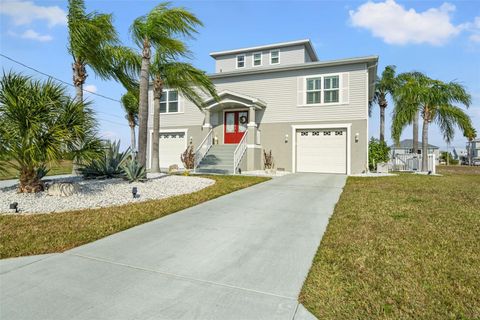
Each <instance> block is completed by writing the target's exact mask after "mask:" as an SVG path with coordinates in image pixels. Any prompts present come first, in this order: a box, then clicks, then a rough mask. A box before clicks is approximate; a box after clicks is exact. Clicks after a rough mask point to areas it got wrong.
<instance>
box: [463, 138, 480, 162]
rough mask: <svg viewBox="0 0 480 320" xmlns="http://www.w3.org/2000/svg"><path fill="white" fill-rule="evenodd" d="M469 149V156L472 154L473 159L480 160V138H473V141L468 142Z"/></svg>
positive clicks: (467, 147)
mask: <svg viewBox="0 0 480 320" xmlns="http://www.w3.org/2000/svg"><path fill="white" fill-rule="evenodd" d="M466 149H467V157H466V158H468V155H470V156H471V159H472V161H473V160H480V139H476V140H473V141H471V142H467V145H466ZM466 162H467V163H468V162H469V161H468V159H466Z"/></svg>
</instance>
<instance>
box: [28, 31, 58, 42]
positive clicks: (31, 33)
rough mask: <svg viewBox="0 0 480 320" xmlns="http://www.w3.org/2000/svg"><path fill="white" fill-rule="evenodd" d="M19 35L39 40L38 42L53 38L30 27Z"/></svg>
mask: <svg viewBox="0 0 480 320" xmlns="http://www.w3.org/2000/svg"><path fill="white" fill-rule="evenodd" d="M20 37H21V38H23V39H30V40H35V41H40V42H47V41H52V39H53V37H52V36H50V35H48V34H45V35H42V34H39V33H38V32H36V31H35V30H32V29H28V30H26V31H25V32H24V33H22V34H21V35H20Z"/></svg>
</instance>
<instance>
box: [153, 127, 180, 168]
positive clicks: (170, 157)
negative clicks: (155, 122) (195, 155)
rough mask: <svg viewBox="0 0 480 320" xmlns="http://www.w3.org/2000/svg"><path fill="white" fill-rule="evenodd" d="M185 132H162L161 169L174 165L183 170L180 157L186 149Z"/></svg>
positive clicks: (160, 147)
mask: <svg viewBox="0 0 480 320" xmlns="http://www.w3.org/2000/svg"><path fill="white" fill-rule="evenodd" d="M185 145H186V136H185V132H161V133H160V141H159V153H160V154H159V158H160V167H162V168H168V167H169V166H171V165H172V164H176V165H178V167H179V168H183V164H182V161H181V160H180V155H181V154H182V153H183V152H184V151H185V149H186V147H185Z"/></svg>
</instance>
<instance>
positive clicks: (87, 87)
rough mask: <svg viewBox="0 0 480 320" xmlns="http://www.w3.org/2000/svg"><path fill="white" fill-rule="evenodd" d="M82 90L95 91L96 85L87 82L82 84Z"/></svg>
mask: <svg viewBox="0 0 480 320" xmlns="http://www.w3.org/2000/svg"><path fill="white" fill-rule="evenodd" d="M83 90H86V91H88V92H92V93H96V92H97V86H95V85H94V84H87V85H84V86H83Z"/></svg>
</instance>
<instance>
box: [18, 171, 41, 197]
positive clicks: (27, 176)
mask: <svg viewBox="0 0 480 320" xmlns="http://www.w3.org/2000/svg"><path fill="white" fill-rule="evenodd" d="M43 189H44V187H43V182H42V181H41V180H40V179H38V176H37V172H36V170H35V169H34V168H31V167H26V168H22V169H21V170H20V178H19V185H18V192H22V193H23V192H27V193H32V192H40V191H43Z"/></svg>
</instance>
